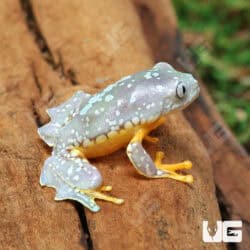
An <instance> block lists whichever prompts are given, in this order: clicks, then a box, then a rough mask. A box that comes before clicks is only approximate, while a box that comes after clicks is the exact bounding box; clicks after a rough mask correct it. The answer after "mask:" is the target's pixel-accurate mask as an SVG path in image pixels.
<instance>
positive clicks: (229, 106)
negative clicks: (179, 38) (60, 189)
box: [173, 0, 250, 152]
mask: <svg viewBox="0 0 250 250" xmlns="http://www.w3.org/2000/svg"><path fill="white" fill-rule="evenodd" d="M173 3H174V6H175V8H176V12H177V15H178V19H179V26H180V28H181V30H182V33H183V35H184V41H185V43H186V45H187V46H188V47H189V49H190V52H191V53H190V54H191V55H192V57H193V59H194V61H195V62H196V68H197V70H198V72H199V73H200V75H201V77H202V79H203V81H204V82H205V83H206V85H207V87H208V90H209V91H210V94H211V95H212V98H213V100H214V101H215V103H216V105H217V108H218V110H219V111H220V113H221V114H222V116H223V118H224V120H225V121H226V123H227V124H228V125H229V127H230V128H231V129H232V130H233V132H234V133H235V135H236V136H237V138H238V140H239V141H240V142H241V143H242V144H243V145H244V146H245V147H246V148H247V150H248V152H249V151H250V1H249V0H210V1H208V0H207V1H205V0H189V1H184V0H173Z"/></svg>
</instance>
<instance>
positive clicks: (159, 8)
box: [134, 0, 250, 249]
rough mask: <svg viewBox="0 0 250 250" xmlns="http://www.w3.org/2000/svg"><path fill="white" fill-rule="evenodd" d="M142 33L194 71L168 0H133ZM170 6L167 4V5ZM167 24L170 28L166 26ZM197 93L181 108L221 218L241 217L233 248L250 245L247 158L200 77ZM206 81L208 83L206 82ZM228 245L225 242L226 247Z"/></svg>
mask: <svg viewBox="0 0 250 250" xmlns="http://www.w3.org/2000/svg"><path fill="white" fill-rule="evenodd" d="M134 1H135V2H136V3H137V9H138V13H139V14H140V16H141V18H142V21H143V22H142V23H143V27H144V32H145V36H146V37H147V41H148V43H149V45H150V47H151V50H152V52H153V54H154V56H155V58H156V60H157V61H159V60H167V61H171V62H173V63H174V64H175V65H176V66H177V67H178V68H180V69H181V70H185V71H187V72H192V73H193V74H195V75H196V78H198V79H199V76H198V75H197V72H196V71H195V63H194V62H192V61H191V59H190V52H189V51H188V50H187V49H185V47H184V44H183V41H182V38H181V36H180V32H179V30H178V27H177V22H174V21H173V19H174V20H175V18H174V16H175V14H174V11H173V8H171V3H170V1H161V0H157V1H154V3H153V2H152V1H150V0H134ZM169 6H170V7H169ZM168 24H171V27H172V29H169V25H168ZM199 82H200V84H201V86H202V91H201V94H200V97H199V98H198V100H197V101H195V102H194V103H193V104H191V106H190V107H189V108H188V109H186V110H185V111H184V114H185V116H186V118H187V119H188V120H189V122H190V123H191V125H192V127H193V128H194V129H195V131H196V132H197V133H198V135H199V137H200V139H201V140H202V142H203V143H204V145H205V147H206V149H207V151H208V153H209V156H210V158H211V160H212V165H213V169H214V178H215V185H216V193H217V197H218V199H219V205H220V209H221V212H222V218H223V220H230V219H232V220H242V222H243V242H242V243H241V244H237V245H234V247H235V248H237V249H250V210H249V204H250V193H249V190H250V182H249V180H250V158H249V155H248V154H247V152H246V151H245V149H244V148H243V147H242V146H241V145H240V144H239V143H238V142H237V140H236V138H235V136H234V135H233V133H232V132H231V131H230V129H229V128H228V127H227V125H226V124H225V123H224V121H223V119H222V117H221V116H220V114H219V113H218V111H217V110H216V107H215V105H214V103H213V101H212V100H211V98H210V96H209V94H208V92H207V90H206V88H205V87H204V85H203V83H202V81H201V80H200V79H199ZM207 84H209V83H207ZM230 246H231V245H229V247H230Z"/></svg>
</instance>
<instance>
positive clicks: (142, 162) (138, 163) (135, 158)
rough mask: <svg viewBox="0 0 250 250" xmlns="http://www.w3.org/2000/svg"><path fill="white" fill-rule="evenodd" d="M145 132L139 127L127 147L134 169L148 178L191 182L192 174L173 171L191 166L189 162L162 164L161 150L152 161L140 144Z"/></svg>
mask: <svg viewBox="0 0 250 250" xmlns="http://www.w3.org/2000/svg"><path fill="white" fill-rule="evenodd" d="M147 133H148V131H147V129H145V128H142V129H139V130H138V132H137V133H136V135H135V136H134V137H133V139H132V140H131V142H130V143H129V145H128V147H127V155H128V157H129V159H130V161H131V162H132V164H133V165H134V167H135V169H136V170H137V171H138V172H139V173H140V174H142V175H144V176H146V177H149V178H171V179H175V180H178V181H181V182H186V183H192V182H193V177H192V175H181V174H178V173H176V172H175V171H176V170H180V169H189V168H191V166H192V164H191V162H189V161H186V162H183V163H178V164H162V163H161V160H162V158H163V156H164V155H163V153H162V152H158V153H157V155H156V160H155V162H153V160H152V159H151V157H150V156H149V154H148V153H147V152H146V151H145V149H144V148H143V146H142V140H143V138H144V137H145V136H146V135H147Z"/></svg>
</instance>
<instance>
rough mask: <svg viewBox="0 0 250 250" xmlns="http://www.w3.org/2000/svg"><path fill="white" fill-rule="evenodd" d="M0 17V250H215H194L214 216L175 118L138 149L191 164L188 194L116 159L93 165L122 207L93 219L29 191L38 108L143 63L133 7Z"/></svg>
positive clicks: (147, 54)
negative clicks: (153, 142)
mask: <svg viewBox="0 0 250 250" xmlns="http://www.w3.org/2000/svg"><path fill="white" fill-rule="evenodd" d="M159 2H160V1H159ZM160 6H161V5H160ZM166 7H167V5H166ZM0 10H1V15H0V27H1V34H0V55H1V58H2V60H1V61H0V66H1V67H0V68H1V71H0V81H1V83H0V84H1V85H0V86H1V89H0V93H1V99H0V103H1V106H0V112H1V114H2V120H1V123H0V124H1V130H0V133H1V139H0V142H1V144H0V153H1V154H0V155H1V163H0V164H1V167H0V171H1V177H2V178H1V181H0V185H1V190H2V195H1V208H0V209H1V214H2V218H3V219H2V220H1V221H0V228H1V236H0V237H1V238H0V246H1V249H84V248H87V249H92V248H94V249H224V246H223V244H206V243H204V242H203V241H202V221H203V220H208V221H210V222H211V223H214V222H215V221H216V220H220V214H219V209H218V204H217V200H216V196H215V187H214V182H213V176H212V166H211V162H210V159H209V155H208V153H207V152H206V149H205V148H204V146H203V144H202V143H201V141H200V140H199V138H198V137H197V135H196V134H195V132H194V131H193V129H192V128H191V126H190V125H189V124H188V122H187V121H186V120H185V118H184V117H183V115H182V114H176V115H171V116H169V118H168V120H167V122H166V124H164V125H163V126H161V127H160V128H159V129H157V130H156V131H155V132H154V134H155V135H157V136H159V138H160V142H159V145H158V146H155V145H150V144H145V146H146V149H147V150H148V151H149V152H150V153H151V155H152V156H153V157H154V154H155V152H156V151H157V150H159V149H160V150H162V151H164V152H165V153H166V161H167V162H179V161H183V160H185V159H189V160H191V161H192V162H193V169H192V170H191V171H190V172H191V173H192V174H193V176H194V178H195V182H194V184H193V185H190V186H189V185H185V184H182V183H178V182H175V181H173V180H170V179H169V180H168V179H162V180H148V179H145V178H142V177H140V176H138V175H137V174H136V172H135V170H134V169H133V167H132V165H131V164H130V163H129V161H128V159H127V157H126V155H125V152H124V151H125V150H120V151H118V152H116V153H114V154H112V155H110V156H107V157H103V158H99V159H96V160H94V161H93V164H94V165H96V166H97V167H98V168H99V169H100V171H101V173H102V175H103V178H104V182H105V184H109V185H112V186H113V191H112V192H113V194H114V195H116V196H118V197H121V198H123V199H125V204H124V205H122V206H116V205H114V204H111V203H105V202H102V201H98V203H99V204H100V205H101V208H102V209H101V211H100V212H99V213H95V214H93V213H91V212H89V211H88V210H85V209H82V208H81V206H79V205H76V204H75V203H71V202H60V203H59V202H55V201H54V200H53V197H54V190H53V189H48V188H44V189H42V188H41V187H40V186H39V174H40V170H41V167H42V165H43V162H44V160H45V159H46V158H47V157H48V155H49V154H50V151H51V150H50V149H49V148H47V147H46V146H45V145H44V143H43V142H42V141H41V140H39V138H38V135H37V132H36V130H37V127H38V126H40V125H42V124H43V123H45V122H46V121H47V120H48V117H47V115H46V114H45V109H46V108H48V107H51V106H54V105H55V104H58V103H60V102H61V101H63V100H66V99H67V98H68V97H69V96H71V95H72V93H73V92H74V91H76V90H77V89H83V90H85V91H87V92H90V93H95V92H97V91H98V90H100V89H102V88H103V87H104V86H106V85H108V84H109V83H112V82H114V81H115V80H118V79H119V78H120V77H122V76H124V75H127V74H132V73H134V72H136V71H139V70H143V69H146V68H148V67H150V66H151V65H152V64H153V62H154V57H155V56H154V52H152V50H151V44H153V43H154V41H151V42H150V41H148V39H147V35H145V32H144V31H145V29H144V28H143V25H142V23H141V19H140V16H139V15H138V12H137V10H138V9H137V8H136V7H135V5H134V4H133V2H132V1H128V0H117V1H111V0H107V1H97V0H92V1H90V0H72V1H66V0H60V1H58V2H54V1H49V0H43V1H35V0H21V1H17V0H12V1H1V2H0ZM156 10H157V9H155V11H156ZM171 18H172V17H171ZM159 23H160V22H159ZM174 23H176V22H175V21H174V20H173V23H172V24H174ZM174 29H175V25H172V26H171V25H170V26H169V33H168V34H169V36H171V34H172V33H171V32H174ZM166 41H167V40H166ZM150 43H151V44H150ZM168 45H169V46H170V45H171V44H170V43H169V44H168ZM171 46H172V45H171ZM75 208H77V209H75ZM85 216H86V220H85Z"/></svg>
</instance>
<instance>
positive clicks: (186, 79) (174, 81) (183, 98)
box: [153, 62, 200, 113]
mask: <svg viewBox="0 0 250 250" xmlns="http://www.w3.org/2000/svg"><path fill="white" fill-rule="evenodd" d="M154 70H155V71H156V72H158V73H159V76H160V81H161V85H162V87H163V91H164V101H163V103H164V104H163V105H164V106H163V113H169V112H171V111H174V110H181V109H184V108H185V107H186V106H187V105H189V104H190V103H191V102H192V101H194V100H195V99H196V98H197V97H198V95H199V92H200V87H199V85H198V82H197V80H196V79H194V77H193V76H192V75H191V74H188V73H182V72H179V71H176V70H175V69H174V68H173V67H172V66H171V65H169V64H168V63H164V62H160V63H157V64H156V65H155V66H154V68H153V71H154Z"/></svg>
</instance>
